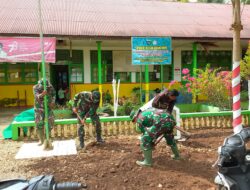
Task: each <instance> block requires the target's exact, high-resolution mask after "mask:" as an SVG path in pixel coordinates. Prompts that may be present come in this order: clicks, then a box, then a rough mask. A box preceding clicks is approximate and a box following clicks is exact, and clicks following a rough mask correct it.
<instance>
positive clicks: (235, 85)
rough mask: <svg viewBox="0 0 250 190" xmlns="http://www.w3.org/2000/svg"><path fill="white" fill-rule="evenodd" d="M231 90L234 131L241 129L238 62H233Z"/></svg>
mask: <svg viewBox="0 0 250 190" xmlns="http://www.w3.org/2000/svg"><path fill="white" fill-rule="evenodd" d="M232 92H233V128H234V133H238V132H240V131H241V129H242V116H241V106H240V62H236V61H235V62H234V63H233V75H232Z"/></svg>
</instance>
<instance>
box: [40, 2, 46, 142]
mask: <svg viewBox="0 0 250 190" xmlns="http://www.w3.org/2000/svg"><path fill="white" fill-rule="evenodd" d="M38 10H39V26H40V44H41V45H40V46H41V54H42V60H41V61H42V77H43V88H44V90H46V89H47V84H46V67H45V58H44V40H43V23H42V11H41V0H38ZM44 111H45V131H46V140H47V142H48V141H49V125H48V96H47V95H45V96H44Z"/></svg>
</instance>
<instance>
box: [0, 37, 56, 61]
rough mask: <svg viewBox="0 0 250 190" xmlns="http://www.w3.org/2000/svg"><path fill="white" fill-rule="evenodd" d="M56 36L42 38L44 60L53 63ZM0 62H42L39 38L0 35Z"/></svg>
mask: <svg viewBox="0 0 250 190" xmlns="http://www.w3.org/2000/svg"><path fill="white" fill-rule="evenodd" d="M55 48H56V38H44V55H45V61H46V62H49V63H55V59H56V58H55ZM0 62H42V53H41V46H40V38H18V37H14V38H8V37H0Z"/></svg>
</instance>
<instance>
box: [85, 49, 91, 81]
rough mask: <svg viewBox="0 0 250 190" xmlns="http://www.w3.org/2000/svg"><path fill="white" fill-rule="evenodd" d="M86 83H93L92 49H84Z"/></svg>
mask: <svg viewBox="0 0 250 190" xmlns="http://www.w3.org/2000/svg"><path fill="white" fill-rule="evenodd" d="M83 64H84V65H83V68H84V69H83V71H84V83H91V60H90V49H83Z"/></svg>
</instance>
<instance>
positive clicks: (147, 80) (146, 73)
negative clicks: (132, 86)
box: [145, 65, 149, 102]
mask: <svg viewBox="0 0 250 190" xmlns="http://www.w3.org/2000/svg"><path fill="white" fill-rule="evenodd" d="M145 101H146V102H148V101H149V72H148V65H145Z"/></svg>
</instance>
